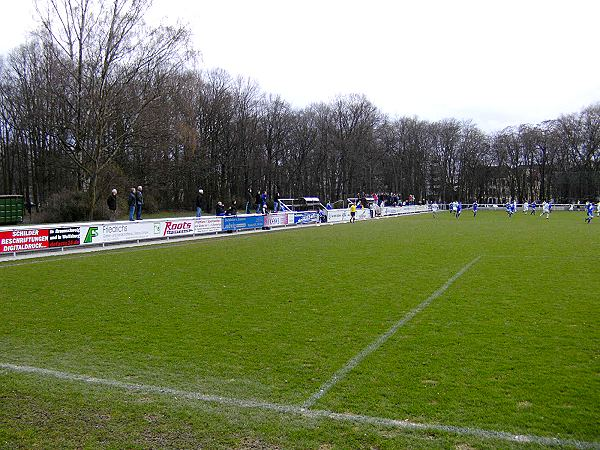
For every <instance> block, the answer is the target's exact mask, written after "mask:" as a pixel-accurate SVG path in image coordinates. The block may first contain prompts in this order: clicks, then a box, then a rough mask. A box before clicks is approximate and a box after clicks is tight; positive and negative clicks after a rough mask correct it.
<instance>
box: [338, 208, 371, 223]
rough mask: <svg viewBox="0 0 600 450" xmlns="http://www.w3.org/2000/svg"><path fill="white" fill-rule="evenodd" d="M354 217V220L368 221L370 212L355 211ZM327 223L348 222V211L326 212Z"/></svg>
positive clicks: (367, 210)
mask: <svg viewBox="0 0 600 450" xmlns="http://www.w3.org/2000/svg"><path fill="white" fill-rule="evenodd" d="M355 217H356V220H365V219H370V218H371V210H369V209H357V210H356V216H355ZM327 222H328V223H339V222H350V210H349V209H330V210H327Z"/></svg>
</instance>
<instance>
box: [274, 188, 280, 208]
mask: <svg viewBox="0 0 600 450" xmlns="http://www.w3.org/2000/svg"><path fill="white" fill-rule="evenodd" d="M273 212H279V192H275V197H274V198H273Z"/></svg>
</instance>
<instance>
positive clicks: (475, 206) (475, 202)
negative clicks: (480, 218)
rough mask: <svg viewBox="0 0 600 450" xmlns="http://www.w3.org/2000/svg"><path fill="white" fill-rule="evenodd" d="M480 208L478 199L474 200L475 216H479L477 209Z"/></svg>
mask: <svg viewBox="0 0 600 450" xmlns="http://www.w3.org/2000/svg"><path fill="white" fill-rule="evenodd" d="M478 208H479V205H478V204H477V200H475V201H474V202H473V217H477V209H478Z"/></svg>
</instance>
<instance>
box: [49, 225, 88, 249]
mask: <svg viewBox="0 0 600 450" xmlns="http://www.w3.org/2000/svg"><path fill="white" fill-rule="evenodd" d="M80 243H81V228H80V227H61V228H50V229H49V230H48V247H52V248H54V247H70V246H72V245H79V244H80Z"/></svg>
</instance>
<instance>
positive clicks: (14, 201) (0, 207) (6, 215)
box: [0, 195, 24, 225]
mask: <svg viewBox="0 0 600 450" xmlns="http://www.w3.org/2000/svg"><path fill="white" fill-rule="evenodd" d="M23 212H24V203H23V196H22V195H0V225H14V224H17V223H21V222H23Z"/></svg>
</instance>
